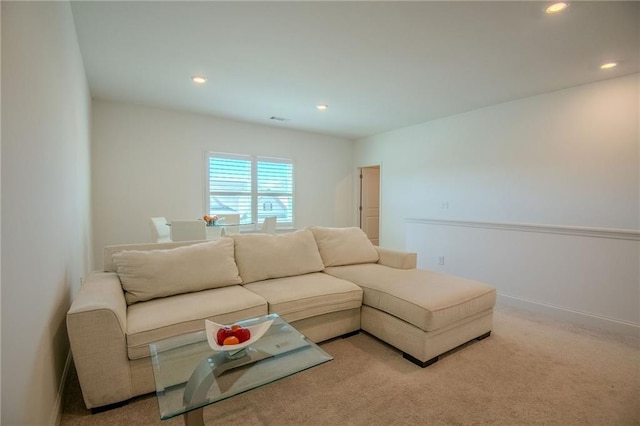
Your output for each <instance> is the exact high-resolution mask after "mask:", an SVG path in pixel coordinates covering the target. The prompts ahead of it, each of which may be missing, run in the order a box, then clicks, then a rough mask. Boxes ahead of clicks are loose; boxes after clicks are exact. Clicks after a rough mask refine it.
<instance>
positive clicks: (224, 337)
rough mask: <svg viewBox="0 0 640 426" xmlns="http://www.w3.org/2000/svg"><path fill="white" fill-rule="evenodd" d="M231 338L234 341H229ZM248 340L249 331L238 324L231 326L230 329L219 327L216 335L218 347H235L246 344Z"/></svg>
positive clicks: (249, 336)
mask: <svg viewBox="0 0 640 426" xmlns="http://www.w3.org/2000/svg"><path fill="white" fill-rule="evenodd" d="M232 337H235V339H231V338H232ZM250 338H251V330H249V329H248V328H245V327H243V326H241V325H238V324H235V325H232V326H231V327H229V326H224V327H221V328H220V329H218V332H217V333H216V340H217V342H218V345H220V346H224V345H237V344H239V343H244V342H246V341H247V340H249V339H250Z"/></svg>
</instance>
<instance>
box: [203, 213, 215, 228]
mask: <svg viewBox="0 0 640 426" xmlns="http://www.w3.org/2000/svg"><path fill="white" fill-rule="evenodd" d="M202 218H203V219H204V221H205V222H207V226H214V225H215V224H216V220H218V219H219V218H218V215H213V216H209V215H204V216H203V217H202Z"/></svg>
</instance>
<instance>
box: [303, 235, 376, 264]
mask: <svg viewBox="0 0 640 426" xmlns="http://www.w3.org/2000/svg"><path fill="white" fill-rule="evenodd" d="M310 229H311V232H313V236H314V237H315V240H316V243H317V244H318V251H320V256H322V262H323V263H324V266H325V267H327V268H328V267H329V266H341V265H353V264H357V263H375V262H377V261H378V258H379V256H378V250H376V248H375V246H374V245H373V244H372V243H371V241H370V240H369V239H368V238H367V234H365V233H364V231H362V229H360V228H355V227H354V228H323V227H320V226H312V227H311V228H310Z"/></svg>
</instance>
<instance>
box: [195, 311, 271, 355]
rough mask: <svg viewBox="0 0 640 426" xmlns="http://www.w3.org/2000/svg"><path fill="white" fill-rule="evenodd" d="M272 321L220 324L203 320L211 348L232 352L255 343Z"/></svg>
mask: <svg viewBox="0 0 640 426" xmlns="http://www.w3.org/2000/svg"><path fill="white" fill-rule="evenodd" d="M273 321H274V320H273V319H269V320H267V321H264V322H260V323H258V324H255V325H241V324H234V325H222V324H216V323H215V322H213V321H210V320H204V323H205V330H206V336H207V341H208V342H209V346H210V347H211V349H213V350H215V351H226V352H233V351H238V350H240V349H243V348H246V347H247V346H249V345H251V344H253V343H255V342H256V341H257V340H258V339H260V338H261V337H262V336H263V335H264V334H265V333H266V332H267V331H268V330H269V327H271V324H273ZM227 339H229V340H227Z"/></svg>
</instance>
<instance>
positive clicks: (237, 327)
mask: <svg viewBox="0 0 640 426" xmlns="http://www.w3.org/2000/svg"><path fill="white" fill-rule="evenodd" d="M239 328H241V326H239V325H238V324H234V325H232V326H231V331H236V330H237V329H239Z"/></svg>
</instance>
